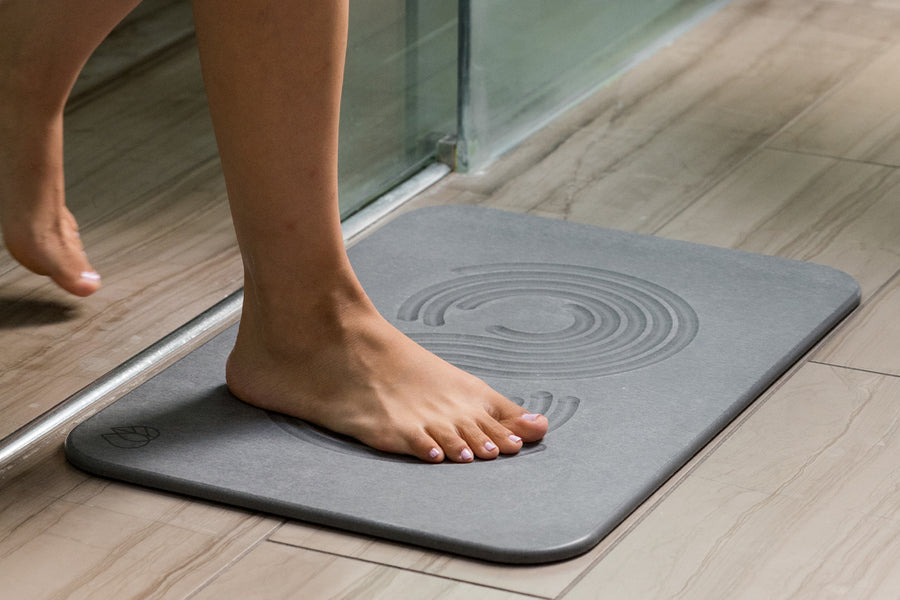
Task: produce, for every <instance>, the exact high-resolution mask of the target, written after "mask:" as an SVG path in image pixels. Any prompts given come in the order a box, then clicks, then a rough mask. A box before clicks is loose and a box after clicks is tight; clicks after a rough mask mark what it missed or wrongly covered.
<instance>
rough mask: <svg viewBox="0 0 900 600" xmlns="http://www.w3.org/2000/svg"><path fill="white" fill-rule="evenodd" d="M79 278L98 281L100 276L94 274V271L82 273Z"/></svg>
mask: <svg viewBox="0 0 900 600" xmlns="http://www.w3.org/2000/svg"><path fill="white" fill-rule="evenodd" d="M81 278H82V279H87V280H88V281H100V274H99V273H95V272H94V271H82V272H81Z"/></svg>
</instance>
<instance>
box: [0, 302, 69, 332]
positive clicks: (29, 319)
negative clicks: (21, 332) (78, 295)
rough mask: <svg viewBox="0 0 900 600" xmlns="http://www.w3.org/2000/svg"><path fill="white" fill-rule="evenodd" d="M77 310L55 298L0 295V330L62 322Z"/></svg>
mask: <svg viewBox="0 0 900 600" xmlns="http://www.w3.org/2000/svg"><path fill="white" fill-rule="evenodd" d="M78 312H79V311H78V307H77V306H76V305H74V304H69V303H65V302H59V301H56V300H39V299H35V298H21V297H14V296H0V330H3V329H18V328H21V327H31V326H35V325H52V324H55V323H63V322H65V321H71V320H73V319H75V318H76V317H77V316H78Z"/></svg>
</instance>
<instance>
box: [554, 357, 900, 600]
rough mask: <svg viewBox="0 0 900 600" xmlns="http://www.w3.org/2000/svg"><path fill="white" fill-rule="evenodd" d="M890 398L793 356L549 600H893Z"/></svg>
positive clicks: (888, 384)
mask: <svg viewBox="0 0 900 600" xmlns="http://www.w3.org/2000/svg"><path fill="white" fill-rule="evenodd" d="M898 393H900V380H898V379H897V378H894V377H887V376H882V375H878V374H873V373H864V372H859V371H853V370H849V369H841V368H836V367H829V366H825V365H817V364H807V365H805V366H804V367H802V368H801V369H800V370H799V371H798V372H797V373H796V374H795V375H794V376H793V377H791V378H790V379H789V380H788V381H787V382H786V383H785V384H784V386H783V387H781V388H780V389H779V390H778V391H777V392H776V393H775V394H773V395H772V396H771V397H769V398H768V399H767V400H766V401H765V402H763V403H761V404H759V405H758V406H757V407H756V409H755V411H753V412H752V414H751V415H750V417H749V418H747V419H746V420H745V421H744V422H743V424H742V425H741V427H739V428H736V429H735V430H734V431H733V432H732V433H731V434H730V435H729V436H728V437H727V439H725V441H724V442H723V443H722V444H721V445H720V446H719V447H718V448H717V449H716V451H715V452H713V453H711V454H709V455H708V456H706V457H705V459H704V460H703V461H701V462H700V463H699V464H698V465H697V467H696V468H695V469H694V470H693V471H692V473H691V474H690V475H689V476H688V477H686V478H685V479H684V480H683V482H682V483H681V484H680V485H679V486H678V487H677V488H675V489H674V490H673V491H672V493H671V494H670V495H669V496H668V497H667V498H666V499H665V501H663V502H661V503H660V504H658V505H657V506H656V508H655V509H654V510H653V511H652V512H650V513H648V514H647V515H646V517H645V518H644V520H643V521H642V522H641V523H640V524H639V525H638V526H637V527H636V528H634V529H633V530H632V531H631V532H630V534H629V535H628V536H626V537H624V538H623V539H622V540H621V541H620V543H619V544H617V545H616V546H615V547H614V548H613V549H612V550H611V551H610V552H609V553H608V554H607V555H606V556H604V557H603V558H602V560H600V561H599V562H598V563H597V565H596V566H594V568H593V569H592V570H591V571H590V572H589V573H588V574H586V575H585V576H584V577H583V578H581V580H580V581H579V582H578V583H577V584H576V585H575V586H574V587H573V588H572V589H571V590H569V593H567V594H564V595H563V596H562V597H563V598H565V599H566V600H582V599H587V598H598V599H599V598H616V599H622V600H627V599H629V598H636V599H637V598H640V599H642V600H643V599H656V598H740V599H743V598H747V599H750V598H766V599H778V598H785V599H787V598H790V599H810V600H813V599H819V598H838V597H840V598H858V599H860V600H868V599H881V598H884V599H889V598H894V597H895V596H896V590H897V589H898V587H897V586H898V585H900V571H898V570H897V569H896V568H895V566H896V562H897V560H900V518H898V514H900V509H898V508H897V507H898V506H900V489H898V487H897V485H896V473H897V472H898V469H900V462H898V459H897V456H898V455H900V454H898V450H900V448H898V444H900V441H898V440H900V437H898V435H897V430H898V424H900V408H898V406H897V403H896V398H897V396H898Z"/></svg>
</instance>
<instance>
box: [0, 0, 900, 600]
mask: <svg viewBox="0 0 900 600" xmlns="http://www.w3.org/2000/svg"><path fill="white" fill-rule="evenodd" d="M898 28H900V2H896V1H888V0H880V1H877V2H875V1H871V0H859V1H856V2H854V1H853V0H840V1H838V0H831V1H829V0H797V1H794V2H782V1H768V2H767V1H765V0H735V1H734V2H733V3H731V4H730V5H728V6H727V7H725V8H724V9H722V10H721V11H719V12H718V13H717V14H715V15H714V16H713V17H711V18H710V19H708V20H707V21H705V22H703V23H702V24H700V25H699V26H697V27H696V28H695V29H693V30H692V31H690V32H689V33H687V34H686V35H685V36H684V37H682V38H681V39H679V40H678V41H677V42H675V43H674V44H672V45H671V46H669V47H668V48H666V49H664V50H663V51H661V52H659V53H658V54H656V55H654V56H653V57H651V58H650V59H649V60H647V61H646V62H645V63H643V64H641V65H640V66H638V67H637V68H635V69H634V70H633V71H631V72H629V73H627V74H626V75H625V76H623V77H621V78H619V79H618V80H616V82H615V83H613V84H612V85H610V86H608V87H606V88H604V89H602V90H601V91H599V92H598V93H597V94H595V95H594V96H592V97H591V98H589V99H588V100H587V101H585V102H584V103H583V104H581V105H580V106H579V107H577V108H576V109H574V110H572V111H570V112H568V113H566V114H565V115H563V116H562V117H561V118H560V119H558V120H557V121H555V122H554V123H553V124H552V125H550V126H549V127H547V128H546V129H545V130H543V131H542V132H540V133H539V134H537V135H535V136H534V137H532V138H531V139H529V140H528V141H527V142H526V143H525V144H523V145H522V146H521V147H519V148H518V149H517V150H516V151H514V152H513V153H511V154H510V155H508V156H506V157H504V158H503V159H501V160H500V161H499V162H497V163H496V164H494V165H493V166H492V167H491V168H490V169H488V170H487V172H485V173H482V174H477V175H470V176H463V175H452V176H450V177H448V178H446V179H445V180H443V181H442V182H441V183H439V184H438V185H437V186H435V187H433V188H432V189H430V190H428V191H427V192H426V193H424V194H422V195H421V196H420V197H419V198H417V199H416V200H415V201H414V202H412V203H411V205H409V206H407V207H405V208H404V210H408V209H410V208H414V207H417V206H423V205H434V204H446V203H469V204H483V205H486V206H493V207H498V208H505V209H508V210H515V211H522V212H530V213H533V214H538V215H544V216H550V217H555V218H565V219H570V220H573V221H581V222H585V223H593V224H597V225H602V226H607V227H616V228H620V229H627V230H632V231H640V232H645V233H653V234H656V235H661V236H664V237H671V238H677V239H685V240H692V241H697V242H701V243H708V244H714V245H719V246H726V247H734V248H741V249H744V250H750V251H754V252H762V253H768V254H777V255H782V256H786V257H791V258H797V259H801V260H809V261H813V262H819V263H823V264H827V265H831V266H834V267H837V268H840V269H843V270H845V271H847V272H849V273H850V274H852V275H853V276H854V277H856V278H857V280H858V281H859V282H860V284H861V285H862V288H863V292H864V297H863V306H862V307H861V308H860V309H859V310H858V311H857V312H856V313H854V314H853V315H852V316H851V317H850V318H849V319H848V320H847V321H846V322H845V323H844V324H843V325H842V326H840V327H839V328H838V330H837V331H835V332H834V333H833V334H832V335H831V336H829V338H827V339H826V340H824V341H823V342H822V343H821V344H820V345H819V346H818V347H817V348H816V349H815V350H813V351H812V352H811V353H810V354H809V355H808V356H807V357H806V358H805V359H804V360H802V361H801V362H800V363H799V364H798V365H796V366H795V367H794V368H793V369H792V370H791V371H790V372H789V373H787V374H786V375H785V376H783V377H782V378H781V379H780V380H779V382H778V383H777V384H776V385H775V386H773V388H772V389H770V390H769V391H768V392H767V393H765V394H764V395H763V396H762V397H761V398H760V399H759V400H758V401H757V402H755V403H754V404H753V405H752V406H751V407H750V408H749V409H748V410H747V411H746V412H745V413H744V414H743V415H741V416H740V417H739V418H738V419H737V420H736V421H735V422H734V423H732V424H731V425H730V426H729V427H728V428H727V429H726V430H725V431H724V432H723V433H722V434H721V435H720V436H718V437H717V438H716V440H714V441H713V442H712V443H711V444H710V445H709V446H708V447H707V448H705V449H704V450H703V451H702V452H701V453H700V454H699V455H698V456H697V457H695V458H694V459H693V460H692V461H691V462H690V463H689V464H688V465H686V466H685V467H684V468H683V469H682V470H681V471H680V472H679V473H678V474H677V475H676V476H675V477H673V478H672V480H670V481H669V482H668V483H667V484H666V485H665V486H663V488H662V489H660V490H659V491H658V492H657V493H656V494H654V496H653V497H651V498H650V499H649V500H648V501H647V502H646V503H645V504H644V506H642V507H641V508H640V509H639V510H638V511H636V512H635V513H634V514H633V515H631V516H630V517H629V518H628V519H627V520H626V521H625V522H624V523H623V524H622V525H621V526H620V527H619V528H618V529H617V530H616V531H614V532H613V533H612V534H611V535H610V536H609V537H608V538H607V539H606V540H604V541H603V542H601V544H600V545H599V546H598V547H597V548H595V549H594V550H592V551H591V552H589V553H587V554H586V555H584V556H581V557H579V558H576V559H573V560H570V561H565V562H561V563H557V564H551V565H544V566H536V567H511V566H503V565H493V564H488V563H483V562H478V561H470V560H465V559H461V558H457V557H454V556H450V555H446V554H442V553H438V552H431V551H424V550H420V549H417V548H414V547H408V546H402V545H398V544H392V543H387V542H383V541H379V540H376V539H371V538H367V537H364V536H357V535H351V534H346V533H343V532H339V531H335V530H330V529H325V528H321V527H314V526H309V525H306V524H303V523H298V522H285V521H284V520H282V519H278V518H275V517H271V516H269V515H261V514H254V513H250V512H247V511H242V510H238V509H233V508H229V507H226V506H220V505H214V504H210V503H205V502H197V501H193V500H190V499H187V498H183V497H178V496H174V495H170V494H165V493H158V492H154V491H149V490H144V489H140V488H136V487H132V486H128V485H124V484H120V483H115V482H109V481H106V480H102V479H98V478H94V477H91V476H88V475H85V474H83V473H80V472H78V471H76V470H75V469H73V468H71V467H69V466H68V465H66V463H65V461H64V459H63V457H62V453H61V449H60V446H59V443H60V441H61V439H62V434H59V435H56V436H51V437H52V439H50V440H49V441H48V442H47V443H45V444H43V445H42V446H40V447H39V448H37V449H35V450H34V451H33V452H32V453H31V455H29V456H28V457H27V458H26V459H24V460H22V461H20V462H19V463H17V464H14V465H12V467H10V468H9V469H7V471H6V472H5V473H4V474H2V475H0V477H3V479H2V483H0V485H2V487H0V597H2V598H7V597H8V598H16V599H38V598H40V599H43V598H60V599H63V598H91V599H105V598H115V599H116V600H121V599H123V598H172V599H182V598H184V599H187V598H198V599H199V598H353V599H356V598H438V597H440V598H457V597H458V598H526V597H539V598H564V599H566V600H573V599H587V598H597V599H606V598H611V599H616V600H619V599H630V598H634V599H641V600H645V599H657V598H660V599H662V598H684V599H697V598H700V599H706V598H710V599H720V598H729V599H731V598H761V599H773V598H802V599H807V598H808V599H820V598H859V599H866V600H869V599H879V598H885V599H896V598H898V597H900V568H897V565H898V564H900V431H898V429H900V401H898V400H900V328H898V323H900V235H898V234H900V162H898V161H900V158H898V154H897V149H896V148H897V142H896V140H897V139H900V118H898V117H897V115H896V114H894V111H895V107H897V106H900V84H898V83H897V82H898V81H900V78H898V76H897V75H898V74H900V42H898V41H896V36H895V32H896V31H898ZM191 52H192V49H191V47H190V45H189V44H188V45H185V46H184V47H183V48H182V50H181V51H178V52H170V53H168V54H167V56H166V57H165V59H164V60H163V59H160V60H159V61H158V62H157V63H155V65H154V66H153V68H148V69H145V70H143V71H142V72H141V73H138V74H135V75H133V76H130V78H129V80H128V82H127V83H125V84H123V85H121V86H118V87H116V88H115V89H114V90H111V91H109V92H108V93H106V94H104V95H103V96H102V97H99V98H97V99H95V100H94V101H92V102H89V103H85V104H84V105H83V106H81V107H79V109H78V110H75V111H72V114H71V115H69V116H70V119H69V121H70V124H69V133H70V137H69V140H70V141H69V145H68V146H67V149H68V152H69V155H68V157H69V164H70V165H71V166H70V179H69V189H70V197H71V199H72V203H73V205H74V207H75V209H76V213H77V214H78V216H79V217H80V219H81V221H82V223H83V225H84V230H85V231H84V237H85V239H86V241H87V244H88V246H89V248H90V249H91V251H92V256H94V257H95V260H96V263H97V266H98V267H99V268H101V269H102V270H103V272H104V273H105V275H106V278H105V283H106V287H105V289H104V291H103V292H102V293H101V294H99V295H98V296H96V297H95V298H91V299H88V300H86V301H79V302H74V301H72V300H69V299H67V298H65V297H63V296H62V295H61V294H60V293H58V292H56V291H55V290H54V289H53V288H52V287H51V286H50V285H49V284H45V283H42V282H41V281H40V280H39V279H37V278H35V277H33V276H31V275H28V274H26V273H24V272H23V271H22V270H21V269H20V268H18V267H16V266H14V265H13V264H12V262H11V261H10V260H9V259H8V258H5V257H4V258H0V283H2V296H0V328H2V331H0V335H2V339H3V344H2V349H0V364H2V365H3V367H4V369H3V371H2V373H0V386H2V388H0V389H2V390H3V392H4V393H3V394H2V397H0V415H2V416H0V427H2V428H4V429H3V431H2V432H0V434H6V433H9V432H10V431H12V430H14V429H15V428H16V427H17V426H18V425H21V424H22V423H24V422H26V421H27V420H28V419H30V418H33V417H34V416H36V415H38V414H40V413H41V412H42V411H44V410H46V409H47V408H49V407H50V406H52V405H53V404H55V403H56V402H59V401H61V400H62V399H64V398H65V397H66V396H67V395H69V394H71V393H72V392H74V391H75V390H77V389H78V388H79V387H81V386H83V385H85V384H86V383H89V382H90V381H92V380H93V379H94V378H96V377H98V376H99V375H101V374H102V373H104V372H105V371H106V370H108V369H109V368H111V367H112V366H114V365H115V364H118V363H119V362H121V361H122V360H124V359H125V358H127V357H128V356H130V355H131V354H133V353H134V352H135V351H137V350H139V349H141V348H142V347H144V346H146V345H147V344H149V343H150V342H152V341H154V340H155V339H158V338H159V337H161V336H162V335H164V334H165V333H167V332H169V331H171V330H172V329H174V328H175V327H176V326H178V325H180V324H181V323H183V322H184V321H185V320H187V319H188V318H189V317H191V316H193V315H195V314H197V313H198V312H200V310H201V309H202V308H205V307H207V306H209V305H211V304H212V303H213V302H214V301H215V300H217V299H219V298H221V297H222V296H224V295H225V294H226V293H228V292H230V291H231V290H233V289H235V288H236V287H237V286H238V284H239V275H240V272H239V263H238V260H237V252H236V249H235V246H234V240H233V236H232V234H231V232H230V224H229V222H228V218H229V217H228V212H227V208H226V207H225V205H224V201H223V198H224V189H223V186H222V183H221V176H220V172H219V170H218V163H217V161H216V159H215V146H214V143H213V139H212V137H211V132H210V130H209V127H208V122H207V120H206V119H207V117H206V116H205V112H204V108H203V103H204V101H203V96H202V88H201V87H200V82H199V81H198V80H197V77H196V71H194V70H192V69H195V65H194V62H193V61H194V60H195V59H194V57H193V54H192V53H191ZM163 89H164V90H166V93H165V94H163V93H160V90H163ZM138 114H139V115H142V119H143V120H142V121H140V122H141V123H142V124H141V125H137V124H136V123H138V120H136V119H134V117H133V115H138ZM122 198H129V199H131V200H130V201H129V202H127V203H125V202H123V201H122ZM523 493H527V482H523ZM513 508H514V507H513Z"/></svg>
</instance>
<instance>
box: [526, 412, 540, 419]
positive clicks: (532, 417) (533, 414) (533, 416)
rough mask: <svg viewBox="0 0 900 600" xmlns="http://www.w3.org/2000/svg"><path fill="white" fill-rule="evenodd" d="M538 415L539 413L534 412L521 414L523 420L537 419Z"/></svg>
mask: <svg viewBox="0 0 900 600" xmlns="http://www.w3.org/2000/svg"><path fill="white" fill-rule="evenodd" d="M540 416H541V415H538V414H535V413H525V414H524V415H522V420H523V421H537V419H538V417H540Z"/></svg>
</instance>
